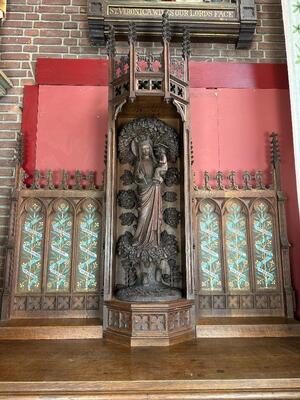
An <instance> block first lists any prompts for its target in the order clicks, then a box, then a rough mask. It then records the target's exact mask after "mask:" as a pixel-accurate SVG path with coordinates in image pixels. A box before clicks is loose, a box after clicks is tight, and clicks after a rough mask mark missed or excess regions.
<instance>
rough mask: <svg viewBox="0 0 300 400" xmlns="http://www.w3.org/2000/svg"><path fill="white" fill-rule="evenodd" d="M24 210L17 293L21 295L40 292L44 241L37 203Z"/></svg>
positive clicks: (39, 205)
mask: <svg viewBox="0 0 300 400" xmlns="http://www.w3.org/2000/svg"><path fill="white" fill-rule="evenodd" d="M25 209H26V214H25V218H24V222H23V225H22V238H21V249H20V268H19V275H18V284H17V287H18V291H19V292H23V293H31V292H40V291H41V270H42V260H43V241H44V224H45V222H44V221H45V219H44V211H43V208H42V206H41V204H40V203H39V202H35V201H34V202H33V203H32V204H30V205H29V206H28V207H26V208H25Z"/></svg>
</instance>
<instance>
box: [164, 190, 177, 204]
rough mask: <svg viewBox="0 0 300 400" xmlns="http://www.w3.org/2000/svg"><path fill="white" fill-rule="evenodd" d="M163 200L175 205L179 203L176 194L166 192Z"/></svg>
mask: <svg viewBox="0 0 300 400" xmlns="http://www.w3.org/2000/svg"><path fill="white" fill-rule="evenodd" d="M162 198H163V199H164V200H165V201H167V202H168V203H173V202H175V201H177V193H175V192H165V193H164V194H163V196H162Z"/></svg>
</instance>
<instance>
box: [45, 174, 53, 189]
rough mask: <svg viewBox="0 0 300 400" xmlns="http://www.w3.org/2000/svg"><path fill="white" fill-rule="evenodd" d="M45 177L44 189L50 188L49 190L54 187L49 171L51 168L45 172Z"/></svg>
mask: <svg viewBox="0 0 300 400" xmlns="http://www.w3.org/2000/svg"><path fill="white" fill-rule="evenodd" d="M45 178H46V185H45V189H51V190H53V189H55V187H54V184H53V171H51V169H50V170H49V171H47V172H46V175H45Z"/></svg>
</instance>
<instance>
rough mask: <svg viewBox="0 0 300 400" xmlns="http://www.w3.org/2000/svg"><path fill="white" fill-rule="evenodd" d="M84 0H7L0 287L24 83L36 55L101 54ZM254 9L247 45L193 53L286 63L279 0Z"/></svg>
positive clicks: (30, 80) (264, 0)
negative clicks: (93, 42)
mask: <svg viewBox="0 0 300 400" xmlns="http://www.w3.org/2000/svg"><path fill="white" fill-rule="evenodd" d="M86 1H87V0H8V13H7V20H6V21H5V22H4V24H3V26H2V28H1V31H0V32H1V36H0V40H1V54H0V69H2V70H3V71H4V72H5V73H6V74H7V76H8V77H9V78H10V79H11V80H12V82H13V85H14V87H13V88H12V89H10V90H9V93H8V94H7V96H5V97H3V98H2V99H0V289H1V287H2V281H3V263H4V250H5V244H6V236H7V231H8V220H9V208H10V194H11V188H12V185H13V183H14V174H15V171H14V160H13V159H14V154H15V148H16V137H17V134H18V132H19V131H20V127H21V120H22V95H23V86H24V85H32V84H34V83H35V80H34V70H35V61H36V59H37V58H38V57H56V58H60V57H63V58H97V57H105V49H97V48H94V47H91V46H90V44H89V39H88V26H87V18H86ZM257 9H258V18H259V21H258V26H257V32H256V35H255V37H254V42H253V44H252V47H251V49H250V50H235V47H234V45H226V44H217V43H215V44H208V43H207V44H206V43H201V44H195V45H193V48H192V57H193V58H194V59H196V60H199V61H222V62H227V61H228V62H251V63H266V62H268V63H269V62H272V63H282V62H285V45H284V35H283V27H282V19H281V6H280V0H257Z"/></svg>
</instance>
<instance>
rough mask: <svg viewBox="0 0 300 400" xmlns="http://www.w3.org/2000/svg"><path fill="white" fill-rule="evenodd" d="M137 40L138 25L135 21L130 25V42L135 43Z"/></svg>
mask: <svg viewBox="0 0 300 400" xmlns="http://www.w3.org/2000/svg"><path fill="white" fill-rule="evenodd" d="M136 40H137V35H136V25H135V23H134V22H130V23H129V25H128V41H129V43H135V42H136Z"/></svg>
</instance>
